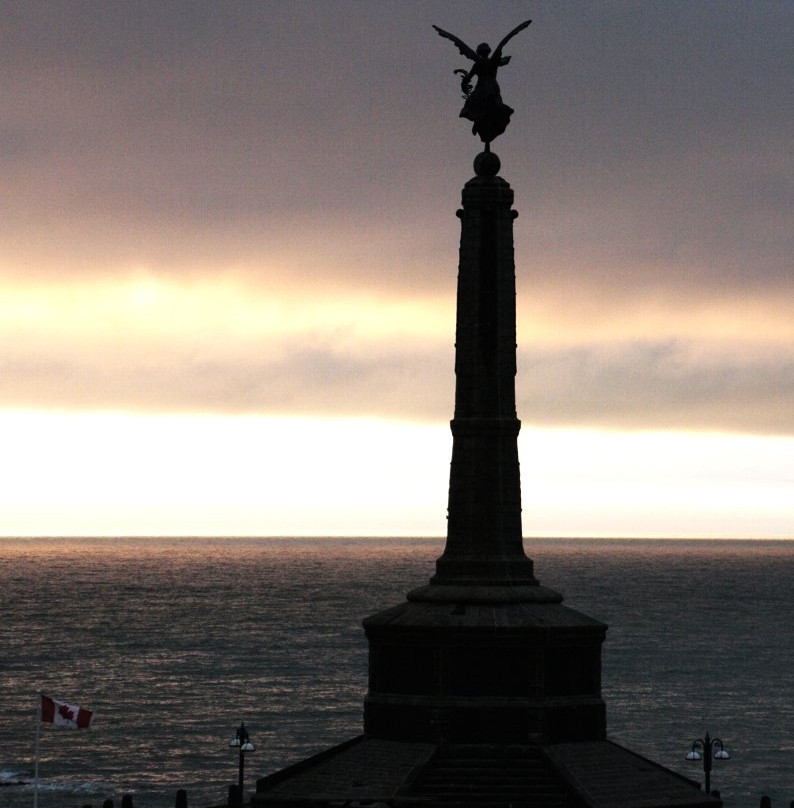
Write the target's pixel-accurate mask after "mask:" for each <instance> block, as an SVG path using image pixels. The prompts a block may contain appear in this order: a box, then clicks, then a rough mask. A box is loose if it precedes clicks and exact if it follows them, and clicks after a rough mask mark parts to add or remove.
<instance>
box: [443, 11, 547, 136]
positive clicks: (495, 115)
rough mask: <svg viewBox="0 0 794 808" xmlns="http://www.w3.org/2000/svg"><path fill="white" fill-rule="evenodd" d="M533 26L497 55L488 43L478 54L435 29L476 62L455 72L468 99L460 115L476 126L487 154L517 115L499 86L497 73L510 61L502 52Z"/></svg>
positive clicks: (520, 27)
mask: <svg viewBox="0 0 794 808" xmlns="http://www.w3.org/2000/svg"><path fill="white" fill-rule="evenodd" d="M531 22H532V20H527V21H526V22H522V23H521V25H517V26H516V27H515V28H514V29H513V30H512V31H511V32H510V33H509V34H508V35H507V36H506V37H505V38H504V39H503V40H502V41H501V42H500V43H499V44H498V45H497V46H496V50H495V51H494V52H493V53H491V48H490V46H489V45H488V44H487V43H486V42H483V43H482V44H481V45H478V46H477V50H476V51H475V50H472V49H471V48H470V47H469V46H468V45H467V44H466V43H465V42H463V40H461V39H458V37H456V36H455V35H454V34H450V33H447V32H446V31H442V30H441V29H440V28H439V27H438V26H437V25H434V26H433V28H435V29H436V31H438V33H439V34H440V35H441V36H443V37H445V38H446V39H451V40H452V41H453V42H454V43H455V45H456V46H457V48H458V50H459V51H460V52H461V53H462V54H463V55H464V56H467V57H468V58H469V59H471V60H473V61H474V64H473V65H472V66H471V69H470V70H468V71H466V70H455V71H454V72H455V73H456V74H461V76H462V78H461V81H460V85H461V90H462V91H463V97H464V98H465V99H466V103H465V104H464V105H463V109H462V110H461V111H460V117H461V118H468V119H469V120H470V121H472V122H473V124H474V125H473V126H472V129H471V131H472V134H473V135H479V136H480V140H482V142H483V143H484V144H485V150H486V151H490V143H491V141H492V140H493V139H494V138H496V137H499V135H501V134H502V132H504V131H505V129H507V124H508V123H510V116H511V115H512V114H513V110H512V108H511V107H508V106H507V104H505V103H504V102H503V101H502V94H501V92H500V90H499V85H498V84H497V83H496V71H497V70H498V69H499V68H500V67H503V66H504V65H506V64H507V63H508V62H509V61H510V57H509V56H502V48H503V47H504V46H505V45H506V44H507V43H508V42H509V41H510V40H511V39H512V38H513V37H514V36H515V35H516V34H517V33H518V32H519V31H523V30H524V29H525V28H526V27H527V26H528V25H529V24H530V23H531ZM474 76H476V77H477V86H476V87H475V88H474V89H473V90H472V87H471V84H470V82H471V80H472V78H473V77H474Z"/></svg>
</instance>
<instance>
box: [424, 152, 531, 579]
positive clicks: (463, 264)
mask: <svg viewBox="0 0 794 808" xmlns="http://www.w3.org/2000/svg"><path fill="white" fill-rule="evenodd" d="M486 156H487V158H489V159H480V160H479V161H478V162H476V163H475V170H476V171H477V176H475V177H474V178H473V179H471V180H470V181H469V182H467V183H466V185H465V187H464V189H463V208H462V210H459V211H458V216H459V218H460V220H461V238H460V259H459V267H458V293H457V326H456V340H455V375H456V390H455V417H454V419H453V420H452V422H451V427H452V435H453V448H452V464H451V467H450V480H449V507H448V520H449V521H448V530H447V543H446V548H445V550H444V554H443V556H442V557H441V558H439V559H438V562H437V564H436V575H435V576H434V578H433V579H432V580H433V583H438V584H466V583H477V584H482V585H500V584H525V585H526V584H530V585H532V584H537V581H536V580H535V578H534V577H533V574H532V562H531V561H530V560H529V559H528V558H527V557H526V556H525V555H524V550H523V546H522V531H521V479H520V469H519V462H518V445H517V440H518V432H519V429H520V428H521V423H520V421H519V420H518V418H517V417H516V404H515V398H516V396H515V375H516V303H515V301H516V284H515V264H514V259H513V220H514V219H515V218H516V216H517V215H518V214H517V213H516V212H515V211H513V209H512V204H513V191H512V189H511V188H510V185H509V184H508V183H507V182H506V181H505V180H504V179H502V178H501V177H498V176H495V173H496V172H495V170H494V169H498V158H496V155H494V154H491V153H484V154H483V155H481V157H486Z"/></svg>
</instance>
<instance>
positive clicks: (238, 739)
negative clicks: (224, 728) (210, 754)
mask: <svg viewBox="0 0 794 808" xmlns="http://www.w3.org/2000/svg"><path fill="white" fill-rule="evenodd" d="M229 746H234V747H237V748H238V749H239V750H240V768H239V776H238V781H237V787H238V789H239V790H238V794H239V799H240V805H242V804H243V773H244V771H245V753H246V752H253V751H254V750H255V749H256V747H255V746H254V745H253V744H252V743H251V740H250V738H249V737H248V730H247V729H246V728H245V724H240V727H239V729H238V730H237V732H236V733H235V735H234V738H232V739H231V740H230V741H229Z"/></svg>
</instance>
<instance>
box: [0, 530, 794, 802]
mask: <svg viewBox="0 0 794 808" xmlns="http://www.w3.org/2000/svg"><path fill="white" fill-rule="evenodd" d="M443 546H444V539H443V538H440V537H436V538H401V537H397V538H387V537H384V538H373V537H168V536H166V537H82V538H81V537H7V538H0V587H2V590H1V591H2V593H3V604H4V608H3V618H4V619H3V623H2V626H0V653H1V654H2V656H1V657H0V684H2V693H3V695H4V697H5V702H6V711H5V712H6V716H5V719H6V720H5V721H4V722H3V723H2V725H0V783H5V784H6V785H3V786H2V787H1V788H0V804H2V805H3V806H6V807H7V808H21V807H22V806H29V805H31V804H32V785H31V779H32V777H31V775H32V767H33V743H34V737H35V731H36V726H37V721H36V710H37V695H36V694H37V693H38V692H39V691H43V692H45V693H47V694H48V695H50V696H52V697H55V698H59V699H63V700H66V701H70V702H73V703H77V704H80V705H81V706H84V707H86V708H89V709H93V710H94V722H93V723H92V726H91V728H90V729H88V730H74V731H72V730H61V729H55V728H53V727H51V726H48V725H44V726H43V727H42V732H41V740H40V755H39V757H40V761H39V767H40V772H39V774H40V782H39V805H40V807H41V808H56V806H57V808H63V806H83V805H86V804H93V805H96V806H98V805H101V804H102V802H103V800H104V799H107V798H113V799H115V800H117V801H118V800H120V797H121V795H122V794H125V793H131V794H133V798H134V802H135V806H136V808H166V806H172V805H173V804H174V797H175V793H176V790H177V789H179V788H185V789H186V790H187V792H188V800H189V804H190V805H194V806H200V805H211V804H219V803H223V802H224V801H225V799H226V795H227V791H228V786H229V784H231V783H233V782H235V781H236V775H237V759H236V756H235V755H234V753H233V751H231V750H230V748H229V746H228V741H229V738H230V737H231V736H233V735H234V731H235V729H236V728H237V727H238V726H239V724H240V722H241V721H245V724H246V727H247V728H248V729H249V731H250V733H251V737H252V740H253V741H254V743H255V745H256V751H255V752H253V753H250V755H249V756H247V757H246V774H247V776H246V790H247V791H252V790H253V789H254V787H255V780H256V778H257V777H260V776H263V775H265V774H269V773H272V772H273V771H276V770H278V769H279V768H282V767H284V766H286V765H289V764H291V763H294V762H296V761H298V760H300V759H302V758H304V757H307V756H308V755H310V754H313V753H316V752H319V751H322V750H323V749H325V748H327V747H329V746H332V745H334V744H336V743H341V742H343V741H345V740H347V739H348V738H350V737H352V736H354V735H357V734H359V733H360V732H361V711H362V704H363V698H364V695H365V693H366V680H367V647H366V639H365V637H364V633H363V629H362V628H361V620H362V619H363V618H364V617H366V616H367V615H368V614H371V613H373V612H376V611H379V610H380V609H383V608H386V607H388V606H391V605H394V604H395V603H399V602H401V601H402V600H404V597H405V593H406V592H407V591H409V590H410V589H412V588H414V587H416V586H420V585H422V584H424V583H426V582H427V579H428V578H429V577H430V575H432V573H433V563H434V561H435V558H437V557H438V555H440V553H441V552H442V551H443ZM525 549H526V551H527V554H528V555H529V556H530V557H532V558H533V560H534V562H535V573H536V576H537V577H538V578H539V580H540V582H541V583H542V584H543V585H544V586H548V587H550V588H552V589H556V590H557V591H560V592H562V593H563V594H564V596H565V603H566V605H568V606H571V607H572V608H575V609H577V610H579V611H582V612H584V613H586V614H588V615H590V616H592V617H595V618H597V619H599V620H603V621H604V622H606V623H607V624H608V625H609V630H608V632H607V639H606V642H605V644H604V653H603V687H602V692H603V695H604V699H605V701H606V705H607V732H608V737H609V738H610V739H611V740H614V741H616V742H617V743H620V744H622V745H625V746H627V747H628V748H630V749H632V750H633V751H635V752H638V753H640V754H643V755H645V756H647V757H648V758H650V759H651V760H654V761H655V762H657V763H660V764H662V765H664V766H667V767H668V768H671V769H673V770H675V771H678V772H680V773H681V774H684V775H686V776H688V777H690V778H692V779H695V780H699V781H702V774H703V773H702V769H701V768H699V766H698V765H697V764H691V763H687V762H686V761H685V760H684V758H685V755H686V753H687V752H688V751H689V749H690V748H691V745H692V743H693V742H694V741H695V740H696V739H697V738H702V737H703V736H704V735H705V734H706V732H709V733H710V734H711V736H712V737H715V736H716V737H720V738H721V739H722V740H723V741H724V743H725V746H726V748H727V749H728V750H729V751H730V753H731V759H730V760H728V761H724V762H723V761H716V762H715V766H714V771H713V773H712V785H713V787H714V788H716V789H719V790H720V792H721V794H722V797H723V800H724V802H725V805H726V806H727V807H728V808H738V806H748V808H750V806H757V805H758V803H759V800H760V797H761V796H762V795H764V794H766V795H769V796H770V797H772V799H773V805H774V804H776V803H781V802H782V803H785V804H788V802H789V801H791V800H792V799H794V731H793V730H792V727H794V642H792V640H794V637H792V630H791V628H790V627H791V625H792V618H794V598H792V595H791V591H792V584H794V541H792V540H790V539H789V540H786V539H767V540H748V539H680V538H671V539H625V538H619V539H595V538H588V539H576V538H556V539H553V538H543V539H534V538H527V539H525ZM10 783H21V784H19V785H9V784H10Z"/></svg>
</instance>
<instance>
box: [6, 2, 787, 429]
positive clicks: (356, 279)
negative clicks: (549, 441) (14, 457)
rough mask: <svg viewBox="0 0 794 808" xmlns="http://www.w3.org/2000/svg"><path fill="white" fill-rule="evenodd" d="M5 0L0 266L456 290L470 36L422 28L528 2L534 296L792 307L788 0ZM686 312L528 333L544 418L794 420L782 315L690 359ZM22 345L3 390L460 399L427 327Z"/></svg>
mask: <svg viewBox="0 0 794 808" xmlns="http://www.w3.org/2000/svg"><path fill="white" fill-rule="evenodd" d="M4 14H5V16H6V38H5V40H4V48H3V51H2V53H1V54H0V67H1V68H2V71H3V77H4V82H3V90H2V109H3V116H2V120H0V159H2V162H3V171H2V174H0V255H2V264H0V273H2V274H3V275H5V276H8V277H11V278H14V277H16V278H20V277H21V278H22V282H23V283H24V281H25V279H26V278H29V277H32V276H40V277H42V278H47V277H52V278H53V279H55V280H58V281H59V282H63V281H64V280H67V279H69V280H74V281H75V283H77V281H79V280H80V279H81V278H82V277H84V276H92V277H93V276H108V277H112V276H114V275H116V274H121V273H126V272H130V271H131V270H132V269H137V268H139V267H140V266H144V267H146V268H147V270H148V271H150V272H152V273H154V274H161V275H177V274H179V275H185V274H187V273H195V274H197V275H198V274H200V275H210V276H223V275H224V274H232V273H248V275H249V276H250V277H253V278H255V279H257V281H256V282H257V283H258V284H260V285H261V287H264V288H268V287H269V286H272V285H275V284H281V285H284V284H287V285H290V286H291V287H292V288H293V289H294V288H296V287H298V288H301V287H302V288H304V289H305V290H306V295H307V296H312V295H314V294H315V293H317V290H318V289H323V290H327V289H329V288H334V287H336V288H337V289H345V288H349V289H356V288H361V287H366V288H371V289H372V290H374V291H377V292H378V293H380V294H384V295H395V296H396V295H403V296H410V295H426V294H434V295H438V294H440V293H445V294H450V295H451V294H452V291H453V289H454V278H455V272H456V263H457V238H458V227H459V225H458V222H457V220H456V219H455V217H454V212H455V209H456V207H457V206H458V204H459V194H460V187H461V185H462V184H463V182H464V181H465V180H466V179H467V178H468V177H469V176H470V173H471V159H472V157H473V156H474V154H475V153H476V151H477V150H478V148H479V144H478V142H477V141H476V140H475V139H474V138H472V137H471V135H470V134H469V130H468V125H467V124H466V123H464V122H463V121H461V120H459V119H458V111H459V107H460V104H461V99H460V97H459V91H458V87H457V85H456V82H455V77H454V76H453V73H452V71H453V69H455V68H458V67H461V66H463V65H464V64H465V59H463V57H461V56H460V55H459V54H458V53H457V51H456V50H455V48H454V47H453V46H452V44H451V43H449V42H448V41H446V40H442V39H440V38H439V37H437V36H436V34H435V32H434V31H433V30H432V28H431V27H430V26H431V23H435V24H438V25H440V26H441V27H443V28H446V29H449V30H451V31H454V32H455V33H456V34H457V35H459V36H461V37H462V38H463V39H464V40H467V41H469V42H471V43H473V44H476V43H477V42H479V41H481V40H483V39H486V40H490V41H491V42H494V41H496V40H497V39H498V38H500V37H501V36H503V35H504V33H506V32H507V31H508V30H510V28H512V27H513V26H514V25H515V24H516V23H517V22H518V21H520V20H522V19H524V18H525V17H526V16H527V14H529V15H530V16H532V17H533V24H532V26H530V28H529V29H528V30H527V31H525V32H523V33H522V34H521V35H520V37H518V38H517V39H515V40H514V41H513V42H512V43H511V44H510V47H509V49H508V50H509V52H510V53H511V55H512V57H513V59H512V62H511V63H510V65H509V66H508V67H506V68H505V69H504V70H503V71H502V73H501V74H500V81H501V84H502V90H503V94H504V97H505V100H506V101H507V103H509V104H511V105H512V106H513V107H515V110H516V112H515V115H514V118H513V123H512V124H511V127H510V128H509V129H508V131H507V133H506V134H505V136H504V137H503V138H500V140H498V141H497V142H496V144H495V147H496V150H497V151H498V152H499V154H500V156H501V158H502V164H503V167H504V168H503V173H504V175H505V176H506V178H507V179H509V181H510V182H511V184H512V185H513V187H514V189H515V192H516V207H517V209H518V210H519V212H520V217H519V218H518V219H517V220H516V226H515V228H516V229H515V235H516V249H517V254H516V264H517V270H518V274H519V284H520V294H521V295H528V296H533V295H534V296H535V297H537V298H542V297H543V295H546V294H548V295H550V299H557V300H559V299H565V297H566V294H568V290H570V295H569V296H570V297H571V298H576V297H579V298H581V297H582V295H583V294H586V295H587V296H590V297H591V298H592V299H593V300H595V301H597V305H598V306H599V307H600V308H601V309H602V310H603V311H604V312H607V313H608V314H607V315H605V316H608V317H610V318H613V319H614V320H615V321H616V322H619V321H620V320H621V319H622V318H624V317H627V318H628V317H636V313H637V312H641V311H642V309H643V306H644V305H646V304H647V302H648V301H649V300H651V301H653V302H654V303H655V304H657V305H660V301H665V300H669V301H673V303H672V304H671V305H673V306H677V305H680V304H681V302H682V301H686V300H690V299H704V298H709V297H711V298H714V299H717V298H722V297H725V299H727V300H729V301H731V302H732V304H735V301H736V300H740V299H741V298H742V297H743V296H745V295H747V296H752V297H753V299H755V300H759V299H760V300H763V299H764V298H765V297H766V299H768V300H775V301H776V304H777V305H778V306H779V307H780V306H782V307H783V308H784V309H785V308H786V307H787V306H788V307H789V308H790V309H794V273H792V272H791V255H792V254H794V228H792V227H791V221H792V200H793V199H794V187H793V186H794V180H793V179H792V178H794V164H793V161H794V158H793V157H792V151H791V145H790V144H791V132H792V131H794V120H793V118H794V114H793V112H794V108H793V107H792V104H791V98H792V97H794V86H792V85H793V84H794V73H793V72H792V71H791V56H792V46H791V39H790V32H791V29H792V25H793V24H794V6H792V4H791V3H790V2H788V0H781V2H754V3H748V2H743V1H740V0H736V1H735V2H733V0H726V1H725V2H720V3H698V2H689V1H688V0H686V1H685V0H671V2H666V3H647V2H639V0H637V2H622V1H621V0H614V1H612V2H602V3H588V4H584V3H546V4H538V5H537V7H536V8H532V9H529V10H528V9H527V6H526V4H525V3H523V2H500V3H498V4H493V3H488V4H486V3H482V2H480V0H477V2H473V1H469V0H467V1H466V2H458V3H455V4H450V3H442V2H426V1H423V2H418V0H416V1H412V0H400V2H396V1H392V2H379V3H371V2H364V1H363V0H358V1H356V0H347V1H346V2H334V3H316V2H296V1H295V0H292V1H291V2H275V1H274V2H267V3H235V4H231V3H217V2H210V1H209V0H190V1H189V2H188V0H184V1H183V0H173V2H168V3H162V2H142V1H141V0H136V2H130V3H123V4H120V3H107V2H80V0H75V1H74V2H69V3H60V4H52V3H45V2H37V1H36V0H24V2H23V1H22V0H20V1H19V2H11V3H7V4H6V6H5V7H4ZM250 277H249V281H250ZM549 290H554V291H553V294H552V293H551V292H550V291H549ZM781 301H782V302H781ZM679 314H680V311H679V312H676V316H678V315H679ZM792 316H793V317H794V311H792ZM561 322H562V321H560V323H561ZM560 327H562V326H560ZM712 330H713V329H712ZM561 336H565V335H561ZM712 336H713V335H712ZM450 339H452V334H451V333H450ZM664 339H665V340H666V341H664V342H654V340H649V341H648V342H645V343H642V344H630V343H629V342H624V343H623V344H622V347H617V348H613V349H610V350H609V351H607V350H606V349H604V348H603V347H600V346H595V345H587V344H586V342H585V341H584V340H583V338H581V336H580V343H579V344H580V347H578V348H575V349H569V348H559V347H558V348H554V349H549V351H548V352H546V353H538V352H535V353H533V354H527V359H526V362H527V363H528V372H527V374H526V375H527V378H526V379H524V378H523V376H522V377H520V379H519V383H520V385H521V401H522V409H523V410H524V412H523V417H524V418H525V419H529V420H531V421H533V422H545V423H566V424H572V423H588V424H614V423H615V422H617V421H620V423H622V424H623V425H630V426H667V425H669V426H682V425H683V426H690V427H693V428H695V427H696V428H715V429H745V430H757V431H763V432H775V431H782V432H790V431H791V428H792V423H791V414H790V413H791V411H792V410H794V408H792V407H791V406H790V404H791V401H792V393H794V390H792V382H791V368H792V364H791V353H790V352H786V351H784V350H783V344H782V343H780V342H777V343H775V345H774V346H772V348H771V353H770V354H769V355H768V356H756V357H754V358H750V359H748V358H745V359H740V358H738V357H733V358H729V359H726V358H725V354H724V353H720V354H713V355H709V354H708V352H702V351H701V352H700V354H698V355H699V359H698V361H694V360H691V361H689V362H686V361H683V362H682V361H681V357H682V356H689V353H688V351H689V349H690V347H691V344H692V343H690V342H687V341H686V340H689V339H690V337H686V338H684V337H681V338H680V339H678V340H675V339H673V341H669V340H668V335H665V337H664ZM17 348H18V346H14V348H13V350H12V349H10V348H7V349H6V350H5V351H4V355H5V357H6V359H5V361H6V365H5V369H6V371H8V372H7V373H6V374H4V376H5V378H6V381H5V382H4V383H3V386H4V388H5V389H4V401H5V402H7V403H8V404H23V403H29V404H35V403H36V402H37V401H38V402H42V401H52V400H59V401H62V402H63V404H64V406H67V405H71V406H81V407H92V406H95V407H102V406H109V407H117V406H119V407H127V406H129V407H142V408H146V407H152V408H154V407H164V408H166V409H179V408H188V409H193V408H196V409H218V410H223V411H227V410H241V411H242V410H248V409H252V410H257V409H259V408H265V409H268V410H269V411H270V410H272V411H317V412H320V411H326V410H327V411H333V412H347V413H360V414H371V413H378V414H383V415H388V416H395V417H418V416H425V417H432V418H446V417H449V414H450V413H449V412H448V409H449V402H450V401H451V393H450V390H451V385H452V383H453V380H452V379H451V367H452V362H451V358H450V357H445V356H442V354H441V353H434V352H432V351H426V352H424V353H421V352H420V355H418V356H417V355H408V354H407V353H401V352H396V353H395V352H391V351H374V352H372V353H371V354H369V355H367V356H366V358H362V357H361V356H358V355H356V356H351V355H348V354H345V353H344V352H343V353H338V352H336V351H334V350H332V349H325V348H323V346H322V345H321V346H319V347H318V346H317V345H311V346H310V345H309V344H308V343H307V344H303V343H301V344H297V345H294V346H291V348H290V353H289V355H288V357H287V358H284V359H283V360H280V361H273V360H270V361H264V360H257V359H252V358H251V353H252V350H253V349H252V346H250V345H246V346H243V347H242V348H241V353H240V356H237V357H235V356H231V355H229V354H228V353H227V355H226V356H225V357H224V359H223V361H222V362H219V361H214V360H213V361H209V360H206V359H203V358H202V356H201V354H200V352H199V354H190V355H186V356H181V358H180V359H179V361H177V360H176V359H175V358H174V356H173V355H171V354H169V352H168V351H167V350H166V351H165V352H164V353H163V356H165V359H162V360H161V358H160V357H158V356H157V355H156V354H157V352H158V351H159V350H160V349H157V348H154V347H152V351H154V352H155V355H154V356H150V357H146V356H143V355H142V356H141V357H140V362H137V363H135V362H131V363H128V364H125V365H123V366H118V367H112V366H111V365H100V364H99V363H97V362H92V361H91V359H90V357H86V358H85V359H84V361H83V360H80V359H76V358H75V356H73V355H70V354H67V353H64V354H63V356H60V358H59V354H58V351H57V350H56V351H54V352H53V355H52V356H50V357H47V358H46V359H42V357H41V355H39V354H36V353H35V352H33V353H31V354H29V355H27V354H24V352H20V351H19V350H17ZM169 357H170V358H169ZM103 368H104V369H103ZM417 391H421V392H417Z"/></svg>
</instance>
